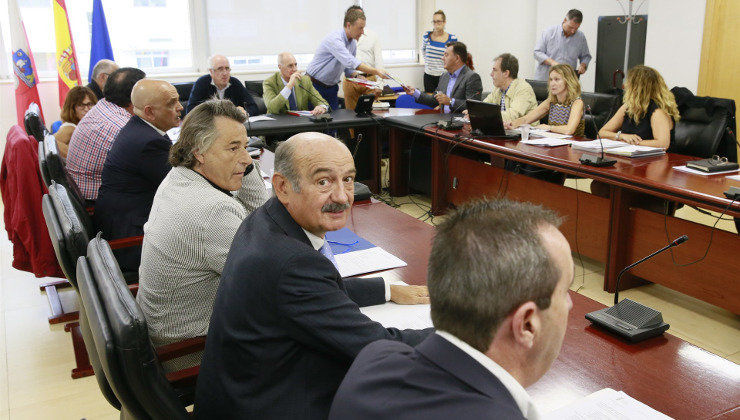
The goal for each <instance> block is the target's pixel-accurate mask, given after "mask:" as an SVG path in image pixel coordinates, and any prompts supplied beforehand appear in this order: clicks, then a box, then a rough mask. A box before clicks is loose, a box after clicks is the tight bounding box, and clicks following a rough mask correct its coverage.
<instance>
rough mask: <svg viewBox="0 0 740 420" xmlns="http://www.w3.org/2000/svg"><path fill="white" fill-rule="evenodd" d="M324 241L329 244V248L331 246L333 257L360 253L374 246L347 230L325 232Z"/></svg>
mask: <svg viewBox="0 0 740 420" xmlns="http://www.w3.org/2000/svg"><path fill="white" fill-rule="evenodd" d="M326 240H327V241H328V242H329V246H331V250H332V252H334V254H335V255H336V254H345V253H347V252H352V251H361V250H363V249H368V248H372V247H374V246H375V245H374V244H373V243H372V242H370V241H368V240H367V239H365V238H361V237H359V236H357V234H355V233H354V232H352V231H351V230H349V229H348V228H341V229H339V230H335V231H331V232H326Z"/></svg>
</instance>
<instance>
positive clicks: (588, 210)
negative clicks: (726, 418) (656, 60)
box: [248, 108, 740, 314]
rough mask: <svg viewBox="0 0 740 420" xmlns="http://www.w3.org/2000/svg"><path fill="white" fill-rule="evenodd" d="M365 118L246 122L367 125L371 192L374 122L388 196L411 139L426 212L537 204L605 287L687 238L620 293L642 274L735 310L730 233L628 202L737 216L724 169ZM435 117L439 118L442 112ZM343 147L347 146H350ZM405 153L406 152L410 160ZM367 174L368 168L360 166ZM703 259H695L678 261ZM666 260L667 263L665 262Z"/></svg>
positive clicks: (403, 112) (414, 121)
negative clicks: (385, 157) (586, 184)
mask: <svg viewBox="0 0 740 420" xmlns="http://www.w3.org/2000/svg"><path fill="white" fill-rule="evenodd" d="M375 115H376V116H375V117H364V118H362V117H356V116H355V114H354V112H353V111H349V110H343V109H342V110H336V111H334V112H332V117H333V118H334V121H332V122H329V123H326V124H324V123H313V122H311V121H309V120H308V119H307V118H305V117H295V116H290V115H278V116H274V115H271V117H274V118H275V120H274V121H260V122H257V123H253V124H251V125H250V128H248V130H249V133H250V135H261V134H276V133H281V134H285V133H295V132H300V131H315V130H323V129H326V128H328V129H335V128H347V127H355V128H359V129H364V130H367V131H366V133H367V140H365V141H364V143H365V145H364V146H363V147H362V148H361V150H360V153H358V155H357V156H356V161H357V165H358V171H359V166H361V165H369V166H370V171H369V175H368V176H367V178H368V179H362V180H360V181H361V182H363V183H366V184H367V185H368V186H370V187H371V190H373V191H378V187H379V185H380V141H379V138H378V137H379V134H378V133H379V128H380V127H385V128H388V129H389V136H388V138H389V146H390V147H389V149H390V192H391V195H395V196H399V195H407V194H408V192H409V190H408V178H407V176H408V174H409V171H408V168H409V164H410V163H409V162H408V155H406V154H405V153H404V152H405V150H407V149H408V148H409V145H410V143H411V142H414V141H415V142H424V143H426V144H428V145H429V146H430V147H431V150H432V154H431V156H432V157H431V161H429V162H423V161H421V162H420V161H418V159H414V162H411V164H412V165H427V166H429V167H430V171H431V178H432V179H431V186H432V188H431V200H432V210H433V211H434V212H435V213H441V212H443V211H445V210H446V209H447V208H448V206H449V205H456V204H461V203H463V202H465V201H468V200H470V199H472V198H475V197H481V196H484V195H485V196H489V197H493V196H504V197H508V198H510V199H514V200H518V201H530V202H534V203H539V204H543V205H545V206H547V207H549V208H551V209H553V210H555V211H557V212H558V213H559V214H561V215H563V216H565V221H564V224H563V226H562V231H563V233H564V234H565V236H566V238H568V240H569V242H570V245H571V248H572V249H573V250H574V251H576V252H579V253H581V254H582V255H586V256H587V257H589V258H592V259H595V260H597V261H601V262H603V263H604V264H605V266H606V267H605V268H606V272H605V276H604V289H605V290H608V291H609V292H614V290H615V287H616V279H617V275H618V273H619V271H620V270H621V269H622V268H624V267H626V266H627V265H629V264H630V263H632V262H634V261H637V260H638V259H640V258H642V257H644V256H646V255H648V254H650V253H651V252H653V251H654V250H656V249H659V248H661V247H663V246H665V245H666V244H667V243H668V242H669V241H670V240H672V239H674V238H676V237H678V236H680V235H683V234H686V235H688V236H689V238H690V239H689V241H687V242H686V243H684V244H683V245H681V246H680V247H677V248H675V249H673V251H672V254H671V253H670V252H666V253H663V254H661V255H659V256H657V257H656V258H654V259H652V260H651V261H650V262H648V263H645V264H642V265H640V266H638V267H636V268H635V269H633V270H632V271H631V272H630V273H627V274H626V275H625V276H624V277H623V278H622V283H621V284H620V288H621V289H626V288H629V287H633V286H636V285H640V284H644V280H643V279H645V280H649V281H651V282H654V283H658V284H661V285H664V286H666V287H669V288H671V289H674V290H677V291H679V292H682V293H685V294H688V295H690V296H693V297H696V298H698V299H701V300H703V301H706V302H709V303H711V304H714V305H717V306H720V307H722V308H725V309H727V310H729V311H731V312H733V313H735V314H740V282H738V281H737V278H738V273H740V258H736V255H737V251H738V249H740V235H736V234H733V233H730V232H727V231H722V230H712V229H711V228H710V227H708V226H705V225H701V224H698V223H694V222H691V221H687V220H683V219H679V218H676V217H672V216H663V215H661V214H659V213H655V212H652V211H648V210H645V209H642V208H639V207H637V206H636V205H639V204H640V202H641V201H643V200H644V199H645V196H646V195H647V196H651V197H655V198H660V199H667V200H670V201H673V202H677V203H681V204H686V205H692V206H697V207H701V208H704V209H708V210H715V211H718V212H723V211H725V210H726V213H725V216H726V217H730V216H733V217H740V202H734V203H732V204H731V201H730V200H729V199H727V198H725V197H724V195H723V194H722V193H723V191H726V190H727V189H729V187H730V186H732V185H738V184H740V183H738V182H737V181H731V180H728V179H727V178H726V177H725V176H724V175H714V176H701V175H694V174H689V173H685V172H680V171H677V170H674V169H672V167H673V166H677V165H682V164H684V163H685V162H687V161H689V160H693V159H695V158H692V157H690V156H684V155H678V154H672V153H671V154H666V155H664V156H658V157H649V158H640V159H627V158H617V160H618V162H617V164H616V165H615V166H614V167H611V168H594V167H590V166H584V165H582V164H581V163H580V162H579V161H578V159H579V158H580V156H581V153H580V152H578V151H574V150H572V149H571V148H570V147H568V146H562V147H555V148H544V147H538V146H528V145H525V144H521V143H519V142H516V141H504V140H486V141H481V140H468V139H466V138H465V137H464V136H467V135H468V134H469V132H468V131H466V130H469V127H466V130H463V131H458V132H451V131H445V130H439V129H437V128H436V127H433V126H432V124H433V123H435V122H436V121H437V120H439V119H440V118H441V115H440V114H438V113H430V112H429V111H427V110H423V111H420V110H410V109H395V108H392V109H390V110H389V111H376V112H375ZM444 118H449V117H448V116H445V117H444ZM350 147H352V145H350ZM412 159H413V157H412ZM504 160H509V161H517V162H522V163H526V164H530V165H533V166H536V167H540V168H544V169H552V170H557V171H560V172H563V173H566V174H568V175H571V176H576V177H585V178H591V179H594V180H599V181H601V182H604V183H606V184H607V185H609V189H610V195H609V197H599V196H596V195H593V194H588V193H584V192H581V191H577V190H575V189H572V188H566V187H564V186H561V185H557V184H553V183H548V182H545V181H541V180H539V179H535V178H531V177H527V176H524V175H519V174H514V173H512V172H510V171H506V170H504V169H503V162H504ZM364 172H365V173H366V174H368V171H364ZM710 242H711V247H709V249H708V252H707V255H706V257H705V258H704V259H703V260H702V261H700V262H698V263H695V264H691V265H687V266H683V265H684V264H686V263H689V262H692V261H695V260H698V259H700V258H702V256H703V255H704V253H705V251H707V247H708V245H709V244H710ZM674 260H675V263H674Z"/></svg>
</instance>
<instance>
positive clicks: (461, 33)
mask: <svg viewBox="0 0 740 420" xmlns="http://www.w3.org/2000/svg"><path fill="white" fill-rule="evenodd" d="M536 6H537V1H535V0H519V1H510V0H487V1H475V0H436V8H435V10H436V9H442V10H443V11H444V12H445V14H446V15H447V32H449V33H452V34H455V35H457V38H458V39H459V40H460V41H462V42H463V43H465V45H466V46H467V47H468V52H470V53H471V54H472V55H473V62H474V64H475V71H476V72H478V74H480V76H481V79H482V80H483V91H485V92H490V91H491V90H492V89H493V82H492V81H491V76H490V74H491V66H492V65H493V59H494V58H495V57H497V56H498V55H500V54H502V53H510V54H513V55H514V56H515V57H516V58H517V59H518V60H519V77H523V78H530V77H532V76H533V75H534V55H533V50H534V43H535V33H536V32H535V31H534V30H533V29H532V25H533V23H534V16H535V14H536V11H537V7H536ZM425 18H426V19H422V21H423V22H426V23H425V26H422V28H420V29H421V30H423V31H428V30H431V29H432V28H431V26H432V24H431V21H432V16H431V15H429V16H426V17H425Z"/></svg>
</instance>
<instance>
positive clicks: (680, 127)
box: [671, 99, 737, 162]
mask: <svg viewBox="0 0 740 420" xmlns="http://www.w3.org/2000/svg"><path fill="white" fill-rule="evenodd" d="M727 101H729V99H727ZM680 114H681V119H680V120H679V121H678V123H676V129H675V130H676V131H675V142H674V145H673V149H672V150H671V151H673V152H676V153H681V154H683V155H690V156H696V157H699V158H711V157H712V156H714V155H721V156H724V157H727V158H728V159H729V160H732V161H735V162H737V151H736V150H737V149H736V148H735V142H734V141H733V140H734V139H733V138H732V137H734V136H731V135H730V134H729V133H727V127H729V126H730V124H731V121H732V119H733V118H732V116H731V115H730V114H729V113H728V112H727V110H726V109H725V108H722V107H716V108H713V109H711V110H707V109H706V108H705V107H685V108H683V109H681V110H680ZM728 137H729V138H728Z"/></svg>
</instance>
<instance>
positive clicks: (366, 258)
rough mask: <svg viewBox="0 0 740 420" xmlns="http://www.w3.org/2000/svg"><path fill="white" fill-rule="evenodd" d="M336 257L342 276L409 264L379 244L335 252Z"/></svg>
mask: <svg viewBox="0 0 740 420" xmlns="http://www.w3.org/2000/svg"><path fill="white" fill-rule="evenodd" d="M334 258H335V259H336V260H337V264H338V265H339V274H341V275H342V277H350V276H356V275H359V274H367V273H372V272H373V271H380V270H388V269H390V268H396V267H405V266H406V265H407V264H406V262H405V261H403V260H402V259H400V258H398V257H396V256H395V255H393V254H391V253H390V252H388V251H386V250H384V249H383V248H380V247H378V246H374V247H372V248H368V249H362V250H360V251H352V252H347V253H346V254H334Z"/></svg>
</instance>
